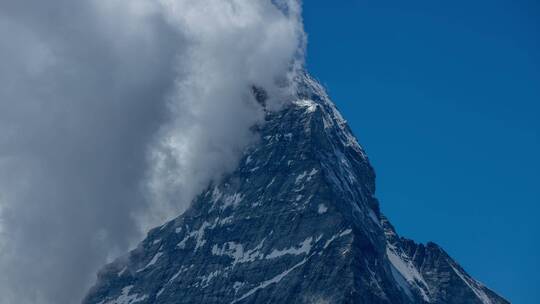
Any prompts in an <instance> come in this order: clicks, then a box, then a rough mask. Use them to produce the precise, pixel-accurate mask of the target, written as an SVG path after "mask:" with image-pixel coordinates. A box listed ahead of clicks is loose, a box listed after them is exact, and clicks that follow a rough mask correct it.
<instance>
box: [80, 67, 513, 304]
mask: <svg viewBox="0 0 540 304" xmlns="http://www.w3.org/2000/svg"><path fill="white" fill-rule="evenodd" d="M257 90H258V92H259V95H260V96H262V95H261V94H262V93H261V92H262V91H260V89H257ZM297 97H298V98H297V100H296V101H295V102H294V103H292V104H291V105H290V106H287V107H286V108H285V109H283V110H281V111H279V112H276V113H268V114H267V118H266V123H265V124H264V125H262V126H260V127H259V132H260V136H261V140H260V142H259V143H258V144H256V145H254V146H252V147H250V148H248V149H247V150H246V151H245V155H244V157H243V159H242V161H241V162H240V165H239V166H238V168H237V169H236V170H235V171H234V172H233V173H231V174H230V175H228V176H226V177H225V178H224V179H223V180H222V181H221V182H220V183H219V184H215V185H210V186H209V187H208V188H207V189H206V190H205V191H204V192H203V193H201V194H200V195H199V196H198V197H197V198H196V199H195V201H194V203H193V205H192V207H191V208H190V209H189V210H188V211H186V212H185V213H184V214H183V215H181V216H180V217H178V218H176V219H175V220H173V221H170V222H168V223H166V224H165V225H163V226H161V227H158V228H155V229H153V230H152V231H150V232H149V233H148V236H147V238H146V239H145V240H144V241H143V242H142V243H141V244H140V245H139V247H138V248H137V249H135V250H133V251H132V252H130V253H129V254H128V255H127V256H125V257H122V258H120V259H118V260H117V261H115V262H114V263H112V264H109V265H107V266H105V268H104V269H103V270H102V271H100V273H99V275H98V281H97V284H96V285H95V286H94V287H93V288H92V290H91V291H90V292H89V294H88V295H87V297H86V298H85V300H84V301H83V303H84V304H97V303H99V304H128V303H129V304H131V303H141V304H142V303H163V304H165V303H167V304H169V303H170V304H172V303H175V304H179V303H371V304H373V303H427V302H429V303H471V304H472V303H475V304H476V303H478V304H488V303H491V304H498V303H508V302H507V301H505V300H504V299H502V298H501V297H499V296H498V295H496V294H495V293H493V292H492V291H490V290H489V289H487V288H486V287H484V286H483V285H481V284H480V283H478V282H477V281H475V280H474V279H472V278H471V277H470V276H469V275H468V274H467V273H466V272H465V271H464V270H463V269H462V268H461V267H460V266H459V265H458V264H457V263H456V262H454V261H453V260H452V259H451V258H450V257H449V256H448V254H446V253H445V252H444V251H443V250H442V249H441V248H440V247H438V246H437V245H435V244H433V243H428V244H427V245H422V244H416V243H414V242H413V241H410V240H407V239H404V238H400V237H399V236H398V235H397V234H396V232H395V230H394V228H393V227H392V226H391V225H390V223H389V222H388V220H387V219H386V218H385V217H384V216H383V215H381V213H380V211H379V206H378V202H377V199H376V198H375V196H374V193H375V174H374V171H373V169H372V167H371V166H370V164H369V161H368V159H367V157H366V155H365V153H364V151H363V150H362V148H361V147H360V146H359V145H358V143H357V141H356V139H355V138H354V136H353V135H352V133H351V131H350V130H349V127H348V126H347V124H346V122H345V121H344V120H343V119H342V118H341V115H340V114H339V112H338V111H337V110H336V108H335V107H334V105H333V103H332V102H331V101H330V100H329V99H328V97H327V95H326V94H325V92H324V90H323V89H322V88H321V87H320V85H319V84H318V83H316V82H315V81H313V80H312V79H311V78H309V77H308V76H304V77H303V78H302V79H300V80H299V87H298V96H297Z"/></svg>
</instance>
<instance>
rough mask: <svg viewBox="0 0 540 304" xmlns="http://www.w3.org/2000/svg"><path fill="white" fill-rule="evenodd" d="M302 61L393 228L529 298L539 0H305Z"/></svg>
mask: <svg viewBox="0 0 540 304" xmlns="http://www.w3.org/2000/svg"><path fill="white" fill-rule="evenodd" d="M304 10H305V12H304V18H305V26H306V31H307V32H308V34H309V47H308V60H307V61H308V68H309V70H310V71H311V73H312V74H313V75H314V76H315V77H316V78H318V79H319V80H320V81H321V82H322V83H323V84H324V85H325V86H326V87H327V89H328V91H329V93H330V95H331V96H332V98H333V99H334V101H335V102H336V104H337V105H338V107H339V108H340V109H341V111H342V112H343V115H344V116H345V117H346V118H347V119H348V120H349V123H350V124H351V126H352V128H353V130H354V132H355V134H356V135H357V137H358V138H359V140H360V142H361V143H362V145H363V146H364V148H365V149H366V150H367V152H368V155H369V156H370V159H371V161H372V163H373V165H374V167H375V169H376V171H377V181H378V190H377V192H378V197H379V198H380V200H381V206H382V210H383V212H385V213H386V214H387V215H388V217H389V218H390V219H391V220H392V222H393V223H394V224H395V226H396V227H397V229H398V231H399V232H400V233H401V234H402V235H404V236H406V237H410V238H414V239H415V240H418V241H422V242H426V241H428V240H432V241H435V242H436V243H438V244H440V245H442V246H443V247H444V248H445V249H446V250H447V251H448V252H449V253H450V254H451V255H452V256H453V257H454V258H456V259H457V260H458V261H459V262H460V263H461V264H462V266H463V267H464V268H465V269H466V270H467V271H469V273H470V274H472V275H473V276H474V277H475V278H477V279H478V280H480V281H482V282H484V283H485V284H486V285H487V286H489V287H490V288H492V289H494V290H495V291H497V292H499V293H500V294H501V295H503V296H505V297H506V298H507V299H509V300H510V301H512V302H513V303H530V304H537V303H540V279H539V276H540V262H539V260H540V254H539V251H540V245H539V241H540V238H539V236H538V235H539V233H540V229H539V228H540V224H539V222H540V221H539V215H540V161H539V158H540V122H539V121H540V4H539V3H538V2H537V1H535V0H531V1H510V0H508V1H498V0H490V1H461V0H457V1H433V0H429V1H428V0H427V1H401V0H396V1H380V0H373V1H356V0H348V1H327V0H306V1H304Z"/></svg>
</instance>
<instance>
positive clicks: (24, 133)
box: [0, 0, 305, 304]
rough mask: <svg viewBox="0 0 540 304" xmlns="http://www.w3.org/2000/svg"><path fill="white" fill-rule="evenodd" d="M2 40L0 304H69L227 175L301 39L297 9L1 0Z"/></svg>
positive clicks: (227, 2)
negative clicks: (261, 94)
mask: <svg viewBox="0 0 540 304" xmlns="http://www.w3.org/2000/svg"><path fill="white" fill-rule="evenodd" d="M0 36H1V37H3V38H4V39H3V40H4V41H3V43H2V44H0V83H1V84H2V86H1V87H0V273H1V275H0V294H1V295H2V296H1V297H0V304H7V303H20V304H37V303H39V304H49V303H55V304H71V303H77V302H79V300H80V299H81V298H82V296H83V294H84V292H85V291H86V289H87V288H88V287H89V285H90V284H92V282H93V280H94V277H95V272H96V271H97V269H98V268H99V267H100V266H101V265H103V264H104V263H105V262H106V261H109V260H111V259H112V258H114V257H116V256H118V255H119V254H121V253H123V252H125V251H126V250H128V249H129V248H130V246H132V245H133V244H134V242H136V241H138V240H140V238H141V235H142V233H144V231H145V229H147V228H148V227H149V226H152V225H156V224H158V223H161V222H162V221H164V220H166V219H169V218H171V217H174V216H177V215H178V214H179V213H181V212H182V211H183V210H185V209H186V207H187V206H188V205H189V202H190V200H191V198H192V197H193V196H194V195H195V194H196V193H197V192H198V191H200V190H201V189H202V188H203V187H204V186H205V185H207V184H208V182H210V181H211V180H212V179H217V178H219V177H220V175H222V174H223V173H224V172H226V171H227V170H230V169H232V168H233V167H234V166H235V164H236V161H237V160H238V158H239V156H240V153H241V151H242V149H243V148H244V147H245V146H246V145H248V144H250V143H252V142H254V141H256V140H257V136H256V134H254V133H253V132H252V131H250V127H251V126H253V125H254V124H257V123H260V122H261V121H262V118H263V113H264V112H263V109H262V107H261V105H259V104H258V103H257V102H256V101H255V99H254V97H253V95H252V94H251V88H252V86H254V85H255V86H258V87H263V88H265V90H266V91H267V93H268V96H269V99H268V107H269V108H270V109H277V108H279V107H280V106H281V105H282V103H283V102H284V101H286V100H287V96H288V95H289V93H290V90H291V88H290V80H291V78H292V77H294V73H295V72H296V69H298V68H299V67H300V66H301V65H302V60H303V59H302V58H303V44H304V41H305V37H304V34H303V29H302V20H301V11H300V4H299V3H298V2H297V1H296V0H275V1H270V0H220V1H212V0H129V1H128V0H84V1H75V2H74V1H67V0H51V1H46V2H43V1H36V0H32V1H24V2H23V1H15V0H7V1H2V2H1V3H0Z"/></svg>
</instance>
